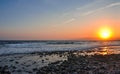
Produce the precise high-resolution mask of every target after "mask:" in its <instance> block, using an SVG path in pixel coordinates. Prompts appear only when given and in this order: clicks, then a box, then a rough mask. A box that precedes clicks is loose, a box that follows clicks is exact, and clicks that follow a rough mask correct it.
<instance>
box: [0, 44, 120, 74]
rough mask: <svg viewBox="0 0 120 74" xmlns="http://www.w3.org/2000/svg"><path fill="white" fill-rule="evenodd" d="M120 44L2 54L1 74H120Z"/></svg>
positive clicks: (0, 58) (0, 60)
mask: <svg viewBox="0 0 120 74" xmlns="http://www.w3.org/2000/svg"><path fill="white" fill-rule="evenodd" d="M119 56H120V46H106V47H97V48H92V49H88V50H71V51H51V52H34V53H27V54H24V53H23V54H12V55H11V54H8V55H1V56H0V73H1V74H120V57H119Z"/></svg>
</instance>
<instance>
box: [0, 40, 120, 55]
mask: <svg viewBox="0 0 120 74" xmlns="http://www.w3.org/2000/svg"><path fill="white" fill-rule="evenodd" d="M102 46H120V41H117V40H115V41H91V40H90V41H89V40H86V41H85V40H84V41H83V40H41V41H37V40H36V41H26V40H24V41H23V40H1V41H0V55H6V54H18V53H33V52H51V51H73V50H88V49H92V48H97V47H102Z"/></svg>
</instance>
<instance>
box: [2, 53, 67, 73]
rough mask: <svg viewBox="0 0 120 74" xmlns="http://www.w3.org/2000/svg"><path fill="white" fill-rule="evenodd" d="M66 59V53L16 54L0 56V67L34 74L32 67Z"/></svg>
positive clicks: (15, 71)
mask: <svg viewBox="0 0 120 74" xmlns="http://www.w3.org/2000/svg"><path fill="white" fill-rule="evenodd" d="M64 60H67V56H66V55H62V56H61V55H59V54H50V55H47V54H46V55H39V54H16V55H7V56H0V67H5V66H7V68H8V69H6V70H8V71H10V72H12V74H29V73H32V74H35V72H36V71H34V69H38V68H41V67H43V66H47V65H48V64H50V63H53V62H57V61H59V63H60V62H62V61H64Z"/></svg>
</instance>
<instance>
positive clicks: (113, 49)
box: [73, 46, 120, 56]
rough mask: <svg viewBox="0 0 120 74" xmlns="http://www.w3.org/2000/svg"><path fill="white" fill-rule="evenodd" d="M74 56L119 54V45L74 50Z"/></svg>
mask: <svg viewBox="0 0 120 74" xmlns="http://www.w3.org/2000/svg"><path fill="white" fill-rule="evenodd" d="M73 54H75V55H76V56H79V55H82V56H85V55H88V56H90V55H104V56H105V55H111V54H120V46H106V47H99V48H94V49H90V50H85V51H84V50H83V51H82V52H81V51H80V52H79V51H78V52H74V53H73Z"/></svg>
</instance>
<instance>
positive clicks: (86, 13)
mask: <svg viewBox="0 0 120 74" xmlns="http://www.w3.org/2000/svg"><path fill="white" fill-rule="evenodd" d="M119 5H120V2H119V3H112V4H109V5H106V6H105V7H101V8H98V9H95V10H92V11H88V12H85V13H83V14H82V16H87V15H91V14H93V13H96V12H98V11H101V10H104V9H107V8H110V7H114V6H119Z"/></svg>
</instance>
